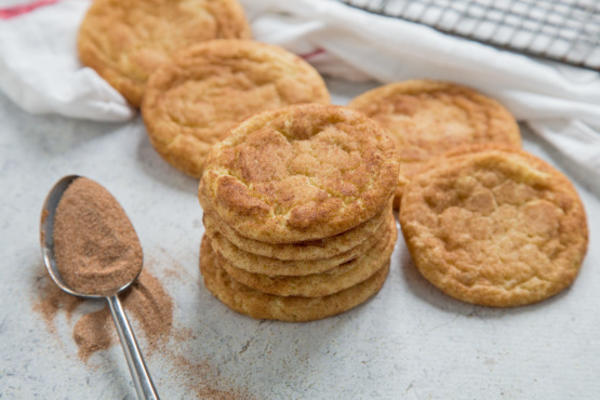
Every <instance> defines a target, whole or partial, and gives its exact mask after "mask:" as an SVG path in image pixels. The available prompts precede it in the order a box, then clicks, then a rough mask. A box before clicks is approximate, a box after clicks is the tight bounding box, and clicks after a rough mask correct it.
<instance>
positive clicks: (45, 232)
mask: <svg viewBox="0 0 600 400" xmlns="http://www.w3.org/2000/svg"><path fill="white" fill-rule="evenodd" d="M79 177H80V176H79V175H68V176H65V177H64V178H62V179H61V180H59V181H58V182H57V183H56V184H55V185H54V187H53V188H52V190H50V192H49V193H48V196H47V197H46V201H45V202H44V207H43V208H42V219H41V223H40V233H41V235H40V242H41V245H42V257H43V258H44V264H46V269H47V270H48V273H49V274H50V277H51V278H52V280H53V281H54V283H56V284H57V285H58V287H59V288H61V289H62V290H63V291H65V292H67V293H69V294H70V295H73V296H78V297H83V298H86V299H100V298H105V299H106V301H107V302H108V305H109V307H110V312H111V313H112V317H113V321H115V326H116V327H117V332H118V333H119V339H120V340H121V347H122V348H123V352H124V353H125V358H126V359H127V365H128V366H129V372H130V373H131V377H132V378H133V384H134V386H135V391H136V392H137V397H138V399H140V400H158V399H159V397H158V394H157V393H156V388H155V387H154V383H153V382H152V378H151V377H150V373H149V372H148V368H147V367H146V363H145V362H144V357H143V356H142V353H141V352H140V349H139V346H138V344H137V341H136V339H135V335H134V333H133V329H131V325H130V324H129V320H128V319H127V315H126V314H125V310H124V309H123V306H122V305H121V302H120V301H119V293H120V292H122V291H123V290H125V289H127V288H128V287H129V286H130V285H131V284H132V283H133V282H134V281H135V279H136V278H137V277H136V278H134V279H133V280H131V282H129V283H127V284H125V285H124V286H122V287H121V288H119V289H118V290H117V291H115V293H113V294H110V295H108V296H101V295H96V294H92V293H79V292H76V291H74V290H73V289H71V288H70V287H68V286H67V284H66V283H65V282H64V281H63V280H62V277H61V275H60V272H59V270H58V268H57V266H56V260H55V258H54V239H53V236H54V235H53V233H54V216H55V213H56V207H57V206H58V202H59V201H60V199H61V197H62V195H63V193H64V192H65V190H67V187H69V185H70V184H71V183H72V182H73V181H74V180H75V179H77V178H79ZM140 271H141V268H140Z"/></svg>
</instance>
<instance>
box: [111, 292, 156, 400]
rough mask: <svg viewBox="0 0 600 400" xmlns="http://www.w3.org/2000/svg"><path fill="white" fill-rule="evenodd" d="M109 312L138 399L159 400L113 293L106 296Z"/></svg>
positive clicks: (117, 298) (127, 322)
mask: <svg viewBox="0 0 600 400" xmlns="http://www.w3.org/2000/svg"><path fill="white" fill-rule="evenodd" d="M106 300H107V301H108V305H109V307H110V312H111V313H112V317H113V321H115V325H116V327H117V332H118V333H119V339H120V340H121V347H122V348H123V353H125V358H126V359H127V365H128V366H129V372H130V373H131V377H132V378H133V385H134V386H135V391H136V392H137V397H138V399H139V400H159V397H158V394H157V393H156V388H155V387H154V383H153V382H152V378H151V377H150V373H149V372H148V368H147V367H146V363H145V362H144V357H143V356H142V353H141V352H140V349H139V347H138V344H137V341H136V339H135V335H134V333H133V329H131V325H129V320H128V319H127V315H126V314H125V310H124V309H123V306H122V305H121V301H119V296H117V295H113V296H108V297H106Z"/></svg>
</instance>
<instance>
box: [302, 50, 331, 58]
mask: <svg viewBox="0 0 600 400" xmlns="http://www.w3.org/2000/svg"><path fill="white" fill-rule="evenodd" d="M323 53H325V50H324V49H321V48H318V49H316V50H314V51H311V52H310V53H304V54H300V57H302V58H304V59H305V60H308V59H310V58H313V57H314V56H318V55H319V54H323Z"/></svg>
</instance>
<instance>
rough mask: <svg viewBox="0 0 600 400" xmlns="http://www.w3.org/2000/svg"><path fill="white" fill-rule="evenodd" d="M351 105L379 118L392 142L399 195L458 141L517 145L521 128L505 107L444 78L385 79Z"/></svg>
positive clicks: (456, 144) (350, 105) (377, 119)
mask: <svg viewBox="0 0 600 400" xmlns="http://www.w3.org/2000/svg"><path fill="white" fill-rule="evenodd" d="M349 107H351V108H354V109H357V110H359V111H361V112H363V113H364V114H365V115H367V116H368V117H370V118H372V119H374V120H375V121H377V122H378V123H379V124H381V125H382V126H383V127H384V128H385V129H387V130H388V131H389V133H390V135H391V136H392V138H394V140H395V141H396V145H397V147H398V155H399V161H400V183H399V186H398V191H397V196H398V200H399V199H400V197H401V195H402V191H403V188H404V186H406V184H407V183H408V182H409V181H410V179H411V178H412V177H413V176H414V175H415V174H417V173H418V172H419V171H420V170H421V169H422V167H423V163H424V162H426V161H427V160H429V159H430V158H432V157H436V156H439V155H441V154H443V153H445V152H446V151H448V150H450V149H452V148H454V147H456V146H461V145H465V144H477V143H497V144H504V145H507V146H513V147H520V145H521V136H520V133H519V127H518V125H517V123H516V121H515V119H514V117H513V116H512V115H511V114H510V112H508V110H506V108H504V107H503V106H502V105H501V104H500V103H498V102H497V101H495V100H493V99H490V98H488V97H486V96H483V95H482V94H480V93H477V92H476V91H474V90H472V89H470V88H467V87H465V86H460V85H457V84H452V83H448V82H438V81H430V80H411V81H404V82H398V83H392V84H388V85H385V86H381V87H378V88H375V89H373V90H371V91H368V92H366V93H364V94H362V95H360V96H358V97H356V98H355V99H354V100H352V101H351V102H350V104H349ZM397 206H398V203H396V207H397Z"/></svg>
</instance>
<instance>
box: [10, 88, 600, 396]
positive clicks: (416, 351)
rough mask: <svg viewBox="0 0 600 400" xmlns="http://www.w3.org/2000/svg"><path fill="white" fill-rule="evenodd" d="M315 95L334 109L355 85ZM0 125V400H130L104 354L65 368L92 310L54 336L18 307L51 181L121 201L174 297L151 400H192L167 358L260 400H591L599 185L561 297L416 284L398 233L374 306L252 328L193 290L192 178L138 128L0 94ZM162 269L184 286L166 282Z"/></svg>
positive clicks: (597, 392)
mask: <svg viewBox="0 0 600 400" xmlns="http://www.w3.org/2000/svg"><path fill="white" fill-rule="evenodd" d="M329 85H330V87H331V90H332V92H333V94H334V99H335V100H336V102H338V103H343V102H344V101H345V99H347V98H348V96H352V95H354V94H357V93H359V92H361V91H362V90H364V89H365V86H364V85H363V86H359V85H355V84H349V83H343V82H331V81H330V82H329ZM0 121H1V123H0V190H1V196H0V210H1V219H0V243H2V246H1V250H0V251H1V256H2V257H1V260H2V262H1V265H0V305H1V307H0V399H36V398H39V399H134V398H135V394H134V392H133V388H132V386H131V384H130V383H129V381H130V378H129V374H128V371H127V367H126V364H125V360H124V358H123V356H122V354H121V350H120V348H119V347H118V346H113V347H112V348H110V349H109V350H108V351H104V352H99V353H96V354H95V355H93V356H92V358H91V359H90V361H89V363H88V364H87V365H86V364H84V363H82V362H81V361H80V360H79V359H78V357H77V349H76V346H75V344H74V342H73V340H72V338H71V334H72V326H73V323H74V321H76V319H77V316H78V315H80V314H82V313H83V312H84V311H85V310H89V309H91V308H94V307H98V304H85V305H84V306H83V307H80V308H79V309H77V310H76V311H75V314H74V316H73V319H72V320H71V321H68V320H67V319H66V317H65V315H64V314H60V315H59V316H58V318H57V319H56V325H57V333H58V336H56V335H52V334H50V333H49V332H48V330H47V328H46V325H45V323H44V321H43V320H42V319H41V318H40V316H39V315H38V314H36V313H34V312H33V311H32V299H33V298H35V279H36V277H38V276H39V275H40V271H41V268H42V267H41V257H40V250H39V242H38V235H39V233H38V226H39V214H40V209H41V206H42V202H43V200H44V197H45V195H46V192H47V191H48V190H49V189H50V187H51V186H52V185H53V184H54V182H55V181H56V180H58V179H59V178H60V177H61V176H63V175H66V174H71V173H78V174H82V175H86V176H88V177H90V178H92V179H95V180H97V181H99V182H100V183H102V184H104V185H105V186H106V187H107V188H108V189H109V190H110V191H111V192H112V193H113V194H114V195H115V196H116V197H117V199H118V200H119V201H120V202H121V203H122V205H123V207H124V208H125V210H126V211H127V213H128V214H129V216H130V217H131V219H132V221H133V224H134V226H135V227H136V230H137V231H138V234H139V236H140V239H141V241H142V245H143V247H144V252H145V258H146V260H147V261H148V268H149V269H150V270H151V272H153V273H154V274H155V275H157V276H159V277H162V278H164V282H165V285H166V288H167V290H168V291H169V292H170V293H171V295H172V296H173V298H174V303H175V310H174V323H175V326H176V327H177V329H183V328H187V329H188V330H189V332H190V333H191V334H192V338H191V339H189V340H184V341H183V342H182V341H174V340H173V341H171V342H170V343H169V344H168V345H167V347H166V349H165V350H163V351H156V352H154V353H152V354H148V355H147V362H148V365H149V367H150V369H151V371H152V373H153V375H154V378H155V382H156V385H157V387H158V390H159V392H160V394H161V395H162V398H163V399H188V398H190V399H191V398H194V397H195V395H194V394H193V393H192V392H190V391H189V388H188V387H187V386H186V385H185V384H183V383H182V378H181V375H182V374H181V370H180V369H177V368H176V367H175V365H173V363H172V361H171V359H172V358H170V357H167V356H168V355H169V354H185V355H186V357H188V358H189V359H191V360H193V361H194V362H197V363H198V364H199V365H201V366H202V367H201V368H200V367H198V368H197V369H192V370H191V371H189V372H191V374H192V375H194V376H196V377H197V378H198V379H199V382H200V381H202V380H203V379H205V380H206V379H209V380H211V384H213V385H215V386H216V387H220V388H223V389H228V388H234V389H242V390H245V391H246V392H247V393H249V394H251V395H253V396H254V397H256V398H258V399H263V398H264V399H296V398H298V399H332V398H336V399H399V398H402V399H543V400H549V399H561V400H563V399H578V400H581V399H598V398H600V379H599V378H598V372H599V371H600V312H598V305H599V304H600V300H599V297H598V293H599V292H600V269H599V263H600V236H599V233H600V231H599V221H600V201H599V197H598V195H599V194H600V185H599V186H597V187H588V188H584V187H582V186H581V185H580V184H578V181H577V180H576V186H577V189H578V190H579V193H580V195H581V197H582V199H583V202H584V204H585V207H586V211H587V215H588V220H589V227H590V239H591V240H590V245H589V251H588V254H587V257H586V260H585V262H584V265H583V267H582V270H581V272H580V274H579V277H578V279H577V280H576V282H575V284H574V285H573V287H572V288H571V289H570V290H567V291H566V292H564V293H562V294H560V295H558V296H556V297H555V298H552V299H550V300H548V301H545V302H542V303H541V304H538V305H534V306H529V307H521V308H515V309H489V308H484V307H477V306H472V305H468V304H464V303H460V302H458V301H455V300H452V299H450V298H448V297H446V296H445V295H443V294H441V293H440V292H439V291H438V290H436V289H435V288H433V287H432V286H431V285H430V284H428V283H427V282H426V281H425V280H424V279H423V278H421V277H420V275H419V274H418V273H417V272H416V270H415V269H414V267H413V266H412V265H411V262H410V259H409V256H408V254H407V250H406V247H405V245H404V241H403V239H402V237H400V238H399V239H398V243H397V246H396V250H395V252H394V254H393V258H392V266H391V273H390V276H389V278H388V280H387V282H386V284H385V286H384V287H383V289H382V291H381V292H380V293H379V294H378V295H377V296H376V297H375V298H374V299H373V300H371V301H369V302H368V303H366V304H365V305H363V306H360V307H358V308H357V309H354V310H352V311H350V312H347V313H345V314H342V315H341V316H338V317H333V318H328V319H325V320H322V321H317V322H311V323H303V324H290V323H280V322H271V321H267V322H265V321H256V320H253V319H250V318H247V317H245V316H241V315H239V314H236V313H235V312H232V311H230V310H229V309H227V308H226V307H225V306H224V305H222V304H221V303H220V302H219V301H217V300H216V299H215V298H214V297H213V296H212V295H210V293H209V292H208V291H207V290H206V289H205V288H204V287H203V286H202V285H199V284H198V282H199V271H198V247H199V243H200V237H201V236H202V233H203V228H202V224H201V219H202V210H201V208H200V206H199V204H198V201H197V200H196V195H195V192H196V182H195V181H194V180H193V179H190V178H187V177H185V176H184V175H183V174H181V173H179V172H177V171H176V170H174V169H173V168H171V167H170V166H169V165H168V164H166V163H165V162H163V161H162V160H161V159H160V158H159V156H158V155H157V154H156V153H155V152H154V150H153V149H152V147H151V146H150V143H149V142H148V139H147V138H146V135H145V132H144V127H143V124H142V122H141V120H140V118H137V119H135V120H134V121H131V122H130V123H127V124H109V123H104V124H103V123H92V122H86V121H75V120H68V119H65V118H61V117H57V116H33V115H29V114H27V113H24V112H22V111H21V110H20V109H18V108H17V107H16V106H14V105H13V104H12V103H10V102H9V101H8V100H7V99H6V98H5V97H3V96H2V95H0ZM524 139H525V140H524V142H525V143H524V147H525V148H526V149H527V150H529V151H531V152H533V153H534V154H537V155H540V156H541V157H542V158H544V159H546V160H548V161H550V162H551V163H552V164H554V165H556V166H557V167H558V168H559V169H561V170H563V171H565V172H566V173H567V174H568V175H569V176H571V177H572V178H574V179H575V178H576V177H577V175H578V173H577V171H576V170H575V169H573V168H571V167H570V166H569V165H567V164H565V161H564V160H563V159H562V158H561V157H560V156H559V155H558V153H556V152H555V151H553V150H552V149H551V148H550V147H548V146H547V145H546V144H544V143H541V142H540V141H539V140H538V139H537V138H536V137H534V136H533V135H531V134H529V133H527V132H524ZM594 193H595V194H594ZM169 269H171V270H172V269H179V270H180V271H182V273H183V274H184V275H186V276H187V278H186V279H183V280H178V279H171V278H169V275H168V274H167V270H169ZM139 336H141V335H139ZM141 339H142V340H141V344H142V346H144V340H143V337H142V338H141ZM165 352H166V353H169V354H165Z"/></svg>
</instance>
